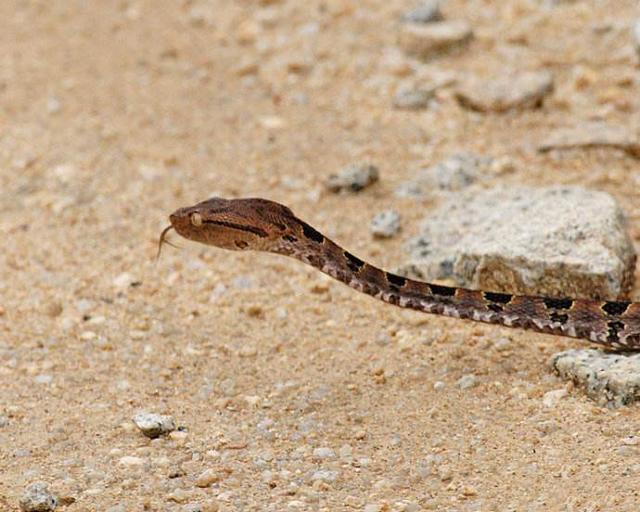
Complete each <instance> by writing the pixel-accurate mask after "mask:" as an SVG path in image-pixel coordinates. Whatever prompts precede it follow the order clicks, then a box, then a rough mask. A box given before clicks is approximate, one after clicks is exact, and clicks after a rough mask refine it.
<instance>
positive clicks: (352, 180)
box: [324, 163, 380, 193]
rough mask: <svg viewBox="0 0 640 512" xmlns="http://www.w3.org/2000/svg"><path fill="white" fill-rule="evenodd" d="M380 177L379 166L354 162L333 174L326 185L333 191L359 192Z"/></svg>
mask: <svg viewBox="0 0 640 512" xmlns="http://www.w3.org/2000/svg"><path fill="white" fill-rule="evenodd" d="M379 178H380V175H379V172H378V168H377V167H376V166H375V165H371V164H368V163H360V164H353V165H350V166H348V167H345V168H344V169H343V170H342V171H340V172H339V173H338V174H332V175H331V176H329V178H327V180H326V181H325V183H324V184H325V187H326V188H327V189H328V190H330V191H331V192H334V193H337V192H359V191H361V190H362V189H364V188H366V187H368V186H370V185H372V184H373V183H375V182H376V181H378V179H379Z"/></svg>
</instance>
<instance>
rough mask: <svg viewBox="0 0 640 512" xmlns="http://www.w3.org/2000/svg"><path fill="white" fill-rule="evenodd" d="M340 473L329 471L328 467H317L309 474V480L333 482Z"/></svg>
mask: <svg viewBox="0 0 640 512" xmlns="http://www.w3.org/2000/svg"><path fill="white" fill-rule="evenodd" d="M339 474H340V473H338V471H331V470H329V469H319V470H318V471H314V472H313V474H312V475H311V480H313V481H321V482H326V483H331V482H335V481H336V480H337V479H338V476H339Z"/></svg>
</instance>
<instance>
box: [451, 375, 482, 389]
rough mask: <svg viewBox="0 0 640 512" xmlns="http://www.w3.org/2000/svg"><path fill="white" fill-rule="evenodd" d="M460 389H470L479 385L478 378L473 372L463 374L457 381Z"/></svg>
mask: <svg viewBox="0 0 640 512" xmlns="http://www.w3.org/2000/svg"><path fill="white" fill-rule="evenodd" d="M456 384H457V385H458V387H459V388H460V389H463V390H464V389H470V388H474V387H476V386H477V385H478V378H477V377H476V376H475V375H473V374H467V375H463V376H462V377H460V378H459V379H458V382H456Z"/></svg>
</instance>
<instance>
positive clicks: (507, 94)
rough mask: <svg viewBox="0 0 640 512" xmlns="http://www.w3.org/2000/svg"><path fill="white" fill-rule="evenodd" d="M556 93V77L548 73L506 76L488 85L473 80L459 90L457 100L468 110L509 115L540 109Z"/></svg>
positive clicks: (539, 72) (522, 73)
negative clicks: (554, 82) (510, 113)
mask: <svg viewBox="0 0 640 512" xmlns="http://www.w3.org/2000/svg"><path fill="white" fill-rule="evenodd" d="M552 91H553V75H552V74H551V73H549V72H548V71H529V72H519V73H505V75H504V76H501V77H499V78H496V79H494V80H490V81H488V82H485V81H482V80H477V79H472V80H469V81H467V82H466V83H463V84H461V85H460V86H459V87H458V89H457V90H456V99H457V100H458V102H459V103H460V105H462V106H463V107H465V108H468V109H470V110H477V111H479V112H498V113H499V112H506V111H508V110H512V109H532V108H537V107H540V106H541V105H542V103H543V101H544V99H545V97H547V96H548V95H549V94H551V92H552Z"/></svg>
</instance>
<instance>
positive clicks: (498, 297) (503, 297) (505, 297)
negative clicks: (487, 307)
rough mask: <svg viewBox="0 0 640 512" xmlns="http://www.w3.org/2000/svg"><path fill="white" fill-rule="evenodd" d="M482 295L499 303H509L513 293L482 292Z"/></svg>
mask: <svg viewBox="0 0 640 512" xmlns="http://www.w3.org/2000/svg"><path fill="white" fill-rule="evenodd" d="M483 295H484V298H485V299H487V300H490V301H491V302H497V303H499V304H509V302H511V299H512V298H513V295H511V294H509V293H496V292H484V294H483Z"/></svg>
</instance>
